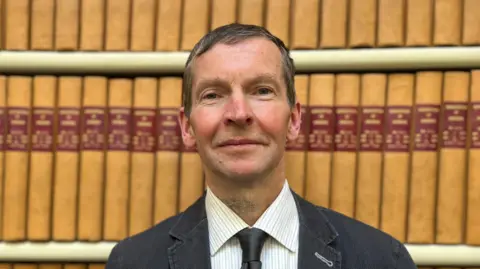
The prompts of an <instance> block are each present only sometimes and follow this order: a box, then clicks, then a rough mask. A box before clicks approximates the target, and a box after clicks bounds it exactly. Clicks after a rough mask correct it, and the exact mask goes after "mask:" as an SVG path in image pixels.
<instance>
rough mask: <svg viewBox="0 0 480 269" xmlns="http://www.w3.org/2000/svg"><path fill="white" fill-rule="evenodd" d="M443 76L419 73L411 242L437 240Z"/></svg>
mask: <svg viewBox="0 0 480 269" xmlns="http://www.w3.org/2000/svg"><path fill="white" fill-rule="evenodd" d="M442 76H443V75H442V73H441V72H428V71H422V72H418V73H417V74H416V83H415V84H416V86H415V103H414V111H413V125H414V126H413V129H414V136H412V141H413V143H414V144H413V151H412V154H411V155H412V156H411V158H412V161H411V162H412V164H411V172H410V176H411V180H410V189H409V190H410V191H409V199H410V200H409V207H408V229H407V231H408V234H407V242H409V243H420V244H432V243H434V235H435V230H434V227H435V199H436V195H435V190H436V189H437V178H438V149H439V147H438V141H439V137H438V134H439V122H440V107H441V99H442Z"/></svg>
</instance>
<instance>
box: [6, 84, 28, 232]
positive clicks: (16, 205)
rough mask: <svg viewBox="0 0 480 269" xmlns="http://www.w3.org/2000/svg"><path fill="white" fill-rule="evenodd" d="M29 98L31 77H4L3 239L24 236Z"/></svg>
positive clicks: (25, 223)
mask: <svg viewBox="0 0 480 269" xmlns="http://www.w3.org/2000/svg"><path fill="white" fill-rule="evenodd" d="M31 98H32V78H31V77H24V76H10V77H8V80H7V102H6V103H7V121H6V129H7V130H6V141H5V142H6V144H5V146H6V148H5V150H6V152H5V168H4V169H5V177H4V183H3V184H4V186H3V191H4V192H3V216H2V217H3V218H2V221H3V240H4V241H23V240H26V239H27V227H26V225H27V198H28V196H27V195H28V192H27V191H28V168H29V153H28V151H29V150H30V120H31V116H30V112H31V108H30V104H31ZM19 168H22V169H19Z"/></svg>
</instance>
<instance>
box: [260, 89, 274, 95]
mask: <svg viewBox="0 0 480 269" xmlns="http://www.w3.org/2000/svg"><path fill="white" fill-rule="evenodd" d="M271 92H272V90H271V89H269V88H259V89H258V90H257V93H258V94H269V93H271Z"/></svg>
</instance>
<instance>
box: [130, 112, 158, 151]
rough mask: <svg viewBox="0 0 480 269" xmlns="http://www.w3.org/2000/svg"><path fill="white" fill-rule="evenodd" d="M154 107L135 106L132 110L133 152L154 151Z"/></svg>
mask: <svg viewBox="0 0 480 269" xmlns="http://www.w3.org/2000/svg"><path fill="white" fill-rule="evenodd" d="M155 116H156V114H155V109H153V108H135V109H134V112H133V140H132V149H133V151H134V152H155V150H156V148H155V146H156V144H155V127H156V125H155V123H156V121H155V118H156V117H155Z"/></svg>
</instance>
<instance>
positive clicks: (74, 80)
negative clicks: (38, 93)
mask: <svg viewBox="0 0 480 269" xmlns="http://www.w3.org/2000/svg"><path fill="white" fill-rule="evenodd" d="M57 87H58V89H57V96H58V97H57V98H58V101H57V108H56V117H55V122H56V124H55V125H56V126H55V166H54V176H53V177H54V183H53V188H54V189H53V208H52V239H53V240H55V241H73V240H75V239H76V231H77V205H78V203H77V200H78V194H79V184H78V183H79V178H78V173H79V161H80V125H81V124H80V108H81V102H82V78H80V77H59V78H58V86H57Z"/></svg>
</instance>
